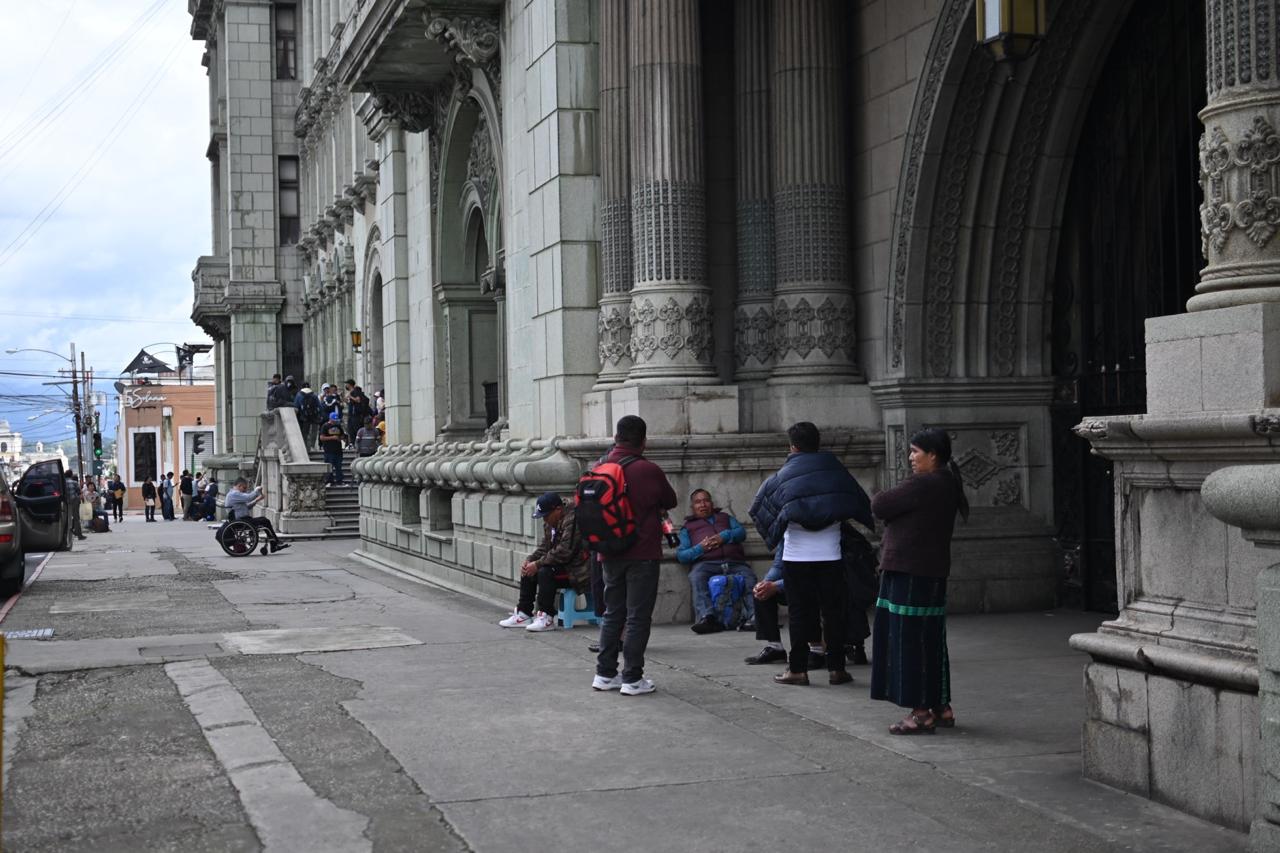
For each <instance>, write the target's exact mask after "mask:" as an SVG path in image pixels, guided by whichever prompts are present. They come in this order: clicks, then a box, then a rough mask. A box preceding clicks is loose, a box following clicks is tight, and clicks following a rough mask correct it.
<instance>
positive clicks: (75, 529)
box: [63, 471, 85, 539]
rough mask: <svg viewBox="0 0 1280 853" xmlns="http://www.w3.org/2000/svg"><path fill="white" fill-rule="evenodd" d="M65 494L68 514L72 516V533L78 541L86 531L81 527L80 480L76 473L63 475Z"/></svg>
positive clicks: (71, 472) (67, 472) (70, 472)
mask: <svg viewBox="0 0 1280 853" xmlns="http://www.w3.org/2000/svg"><path fill="white" fill-rule="evenodd" d="M63 481H64V483H63V494H64V495H65V497H66V499H67V512H68V515H70V516H71V532H72V533H73V534H75V537H76V538H77V539H83V538H85V537H84V530H83V529H82V528H81V526H80V478H79V477H77V476H76V472H75V471H66V472H65V473H64V474H63Z"/></svg>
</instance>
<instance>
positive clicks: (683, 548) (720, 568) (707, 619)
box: [676, 489, 756, 634]
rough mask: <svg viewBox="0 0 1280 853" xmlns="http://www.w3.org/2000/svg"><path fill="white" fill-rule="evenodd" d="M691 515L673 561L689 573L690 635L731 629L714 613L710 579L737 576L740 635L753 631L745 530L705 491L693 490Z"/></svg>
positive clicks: (753, 577)
mask: <svg viewBox="0 0 1280 853" xmlns="http://www.w3.org/2000/svg"><path fill="white" fill-rule="evenodd" d="M689 504H690V507H689V508H690V509H692V510H693V513H692V514H691V515H689V517H688V518H686V519H685V520H684V526H683V527H681V528H680V547H679V548H677V549H676V559H677V560H679V561H680V562H682V563H684V564H685V565H688V566H690V569H689V586H690V587H691V588H692V590H693V613H694V622H693V633H695V634H713V633H715V632H716V631H723V630H724V629H725V628H732V627H734V626H733V625H725V624H723V623H722V622H721V620H720V618H719V616H718V615H717V614H716V613H715V612H714V607H713V602H712V600H711V589H710V585H711V578H712V577H714V576H716V575H741V576H742V578H743V582H744V583H745V584H746V586H745V587H744V588H745V589H746V590H747V591H748V592H747V593H746V595H744V596H743V602H742V604H743V611H742V623H741V624H740V625H739V626H738V627H739V628H740V630H743V631H754V630H755V628H756V625H755V605H754V601H753V598H752V596H751V593H750V590H752V589H754V588H755V585H756V575H755V572H753V571H751V566H749V565H747V555H746V552H745V551H744V550H743V548H742V543H743V541H744V540H745V539H746V538H747V531H746V529H745V528H744V527H743V526H742V525H741V524H739V523H738V519H736V518H734V517H733V516H732V515H730V514H729V513H727V512H725V511H724V510H722V509H720V508H719V507H717V506H716V505H715V502H714V501H713V500H712V499H711V493H710V492H708V491H707V490H706V489H695V490H694V492H693V494H691V495H690V496H689Z"/></svg>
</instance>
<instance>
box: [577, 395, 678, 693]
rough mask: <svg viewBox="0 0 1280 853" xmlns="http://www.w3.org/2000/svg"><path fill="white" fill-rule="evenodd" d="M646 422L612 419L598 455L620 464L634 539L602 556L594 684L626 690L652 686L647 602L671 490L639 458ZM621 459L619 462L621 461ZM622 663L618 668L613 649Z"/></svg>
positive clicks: (654, 592) (654, 596) (653, 591)
mask: <svg viewBox="0 0 1280 853" xmlns="http://www.w3.org/2000/svg"><path fill="white" fill-rule="evenodd" d="M648 429H649V428H648V425H647V424H646V423H645V422H644V419H643V418H641V417H639V416H637V415H625V416H624V417H622V418H621V419H620V420H619V421H618V426H617V429H616V431H615V433H614V439H613V449H612V450H610V451H609V453H608V455H607V456H606V457H605V459H604V461H606V462H613V463H616V464H620V465H623V468H624V475H623V476H624V478H625V481H626V493H627V497H628V498H629V499H630V501H631V509H632V512H633V513H634V515H635V525H636V540H635V544H633V545H632V546H631V547H630V548H628V549H627V550H626V551H624V552H623V553H621V554H619V555H617V556H610V557H606V559H605V561H604V568H603V573H604V600H605V609H604V624H603V625H602V626H601V628H600V654H599V656H598V657H597V658H596V677H595V680H594V681H592V683H591V686H592V688H594V689H595V690H620V691H621V692H622V693H623V694H624V695H627V696H638V695H640V694H642V693H652V692H653V691H654V685H653V682H652V681H651V680H650V679H648V678H645V677H644V652H645V649H646V648H647V647H648V645H649V630H650V627H651V626H652V624H653V606H654V604H655V603H656V602H657V600H658V564H659V561H660V560H661V559H662V513H663V512H664V511H665V510H669V509H675V506H676V504H677V503H678V501H677V500H676V493H675V490H674V489H672V488H671V483H669V482H668V481H667V475H666V474H665V473H664V472H663V470H662V469H661V468H659V467H658V466H657V465H655V464H654V463H652V462H650V461H649V460H648V459H645V458H644V455H643V454H644V448H645V441H646V438H647V435H648ZM624 463H625V464H624ZM619 652H621V653H622V659H623V669H622V672H621V673H619V672H618V653H619Z"/></svg>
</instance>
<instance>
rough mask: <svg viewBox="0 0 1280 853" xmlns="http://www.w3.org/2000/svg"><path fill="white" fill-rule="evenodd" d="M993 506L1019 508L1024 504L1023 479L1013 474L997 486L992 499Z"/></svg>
mask: <svg viewBox="0 0 1280 853" xmlns="http://www.w3.org/2000/svg"><path fill="white" fill-rule="evenodd" d="M991 503H992V505H993V506H1019V505H1021V504H1022V477H1020V476H1019V475H1017V474H1012V475H1010V476H1008V477H1005V478H1004V479H1003V480H1001V481H1000V482H999V483H998V484H997V485H996V493H995V494H994V495H992V497H991Z"/></svg>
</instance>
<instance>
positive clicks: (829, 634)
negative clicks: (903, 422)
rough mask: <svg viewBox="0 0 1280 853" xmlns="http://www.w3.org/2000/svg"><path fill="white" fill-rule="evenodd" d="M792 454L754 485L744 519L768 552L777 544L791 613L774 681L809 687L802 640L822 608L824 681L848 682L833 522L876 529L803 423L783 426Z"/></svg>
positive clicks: (862, 500)
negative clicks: (787, 642)
mask: <svg viewBox="0 0 1280 853" xmlns="http://www.w3.org/2000/svg"><path fill="white" fill-rule="evenodd" d="M787 436H788V438H789V439H790V440H791V448H790V450H791V452H790V455H788V456H787V461H786V462H784V463H783V465H782V468H781V469H779V470H778V473H776V474H774V475H773V476H772V477H770V478H769V479H768V480H765V482H764V484H763V485H762V486H761V487H760V491H758V492H757V493H756V497H755V500H754V501H752V503H751V510H750V513H751V518H752V520H753V521H755V523H756V529H757V530H758V531H759V532H760V536H761V537H762V538H763V539H764V541H765V545H766V546H768V547H769V548H771V549H776V548H778V546H781V547H782V572H783V578H784V579H785V581H786V588H787V606H788V608H789V610H790V612H791V624H790V632H791V655H790V663H789V665H788V666H787V671H786V672H783V673H780V674H779V675H776V676H774V681H776V682H778V683H779V684H808V683H809V674H808V673H809V660H808V657H809V656H808V640H809V638H810V637H812V636H815V634H816V628H817V621H818V611H819V609H821V611H822V629H823V636H824V638H825V639H826V646H827V671H828V675H829V681H830V683H831V684H845V683H848V682H850V681H852V680H853V677H852V676H850V675H849V672H848V670H846V669H845V662H844V634H845V608H844V602H845V600H846V598H847V591H846V586H845V575H844V563H843V560H842V559H841V554H840V522H842V521H847V520H849V519H854V520H856V521H859V522H861V523H862V524H864V525H866V526H867V527H869V528H874V527H875V520H874V519H873V518H872V515H871V501H870V499H869V498H868V497H867V493H866V492H865V491H863V489H862V486H860V485H858V481H857V480H855V479H854V478H853V475H852V474H850V473H849V471H848V469H847V468H845V467H844V465H843V464H841V462H840V460H839V459H837V458H836V456H835V454H833V453H829V452H827V451H825V450H821V449H820V448H819V444H820V442H821V435H820V433H819V432H818V428H817V427H816V426H814V425H813V424H811V423H809V422H808V421H801V422H800V423H798V424H796V425H794V426H793V427H791V428H790V429H789V430H787Z"/></svg>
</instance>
